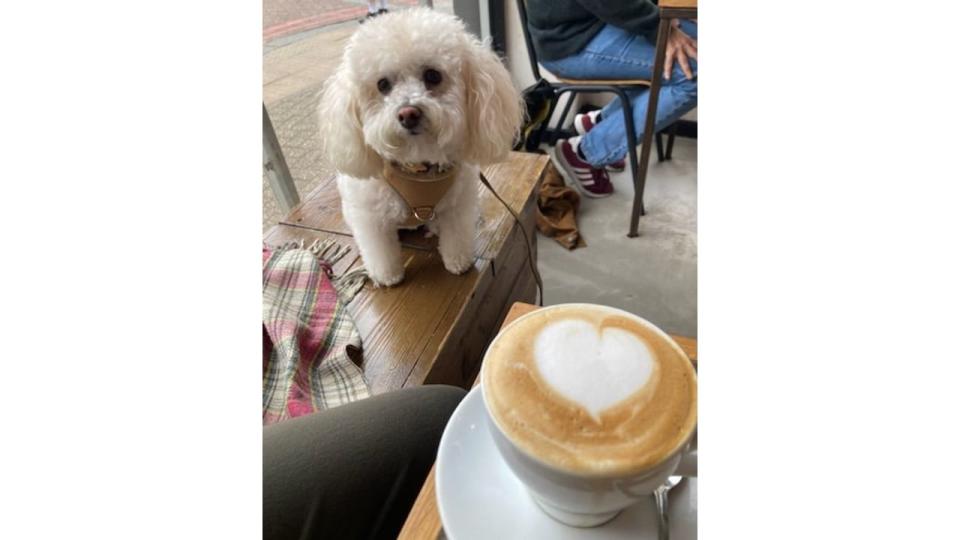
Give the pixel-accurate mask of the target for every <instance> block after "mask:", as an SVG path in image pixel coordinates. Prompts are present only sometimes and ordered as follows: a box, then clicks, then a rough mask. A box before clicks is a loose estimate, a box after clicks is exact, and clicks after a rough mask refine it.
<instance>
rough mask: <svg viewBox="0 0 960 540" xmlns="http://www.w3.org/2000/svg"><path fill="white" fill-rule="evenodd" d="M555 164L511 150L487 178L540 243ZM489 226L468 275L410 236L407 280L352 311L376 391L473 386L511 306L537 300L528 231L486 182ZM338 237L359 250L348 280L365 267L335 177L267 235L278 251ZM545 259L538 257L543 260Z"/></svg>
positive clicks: (368, 292) (481, 229)
mask: <svg viewBox="0 0 960 540" xmlns="http://www.w3.org/2000/svg"><path fill="white" fill-rule="evenodd" d="M548 162H549V158H548V157H547V156H543V155H534V154H522V153H516V152H514V153H511V154H510V157H509V159H508V160H507V161H504V162H503V163H500V164H497V165H494V166H491V167H487V168H485V169H484V173H485V175H486V176H487V178H488V179H489V181H490V183H491V185H492V186H493V187H494V188H495V189H496V190H497V192H498V193H499V194H500V196H501V197H502V198H503V199H504V200H505V201H506V202H507V203H508V204H509V205H510V207H511V208H512V209H513V210H514V211H516V212H517V213H518V214H520V216H521V222H522V223H523V226H524V227H525V228H526V230H527V231H528V234H529V236H530V238H531V240H533V243H534V245H533V255H534V258H535V257H536V233H535V227H534V219H535V211H536V194H537V189H536V188H537V186H538V185H539V182H540V179H541V177H542V176H543V172H544V169H545V167H546V165H547V163H548ZM477 189H478V190H479V192H480V200H479V203H480V221H479V223H478V225H477V232H476V248H475V249H476V260H475V261H474V267H473V268H472V269H471V270H470V271H468V272H467V273H466V274H464V275H460V276H455V275H453V274H451V273H449V272H447V271H446V269H445V268H444V267H443V262H442V260H441V258H440V254H439V253H438V252H437V251H436V249H435V247H436V238H426V237H425V235H424V233H423V232H422V231H411V232H405V233H402V234H401V243H402V248H401V253H402V256H403V262H404V270H405V275H404V280H403V282H402V283H400V284H399V285H397V286H395V287H388V288H376V287H374V286H373V285H372V284H371V283H367V285H365V286H364V288H363V290H362V291H361V292H360V293H359V294H358V295H357V297H356V298H355V299H354V300H353V302H351V304H350V305H349V306H348V308H347V309H348V310H349V312H350V314H351V315H352V316H353V319H354V321H355V323H356V325H357V330H358V331H359V333H360V337H361V340H362V342H363V365H362V367H363V370H364V375H365V376H366V378H367V381H368V382H369V383H370V387H371V391H372V392H373V393H374V394H380V393H384V392H388V391H390V390H396V389H398V388H402V387H405V386H417V385H420V384H424V383H444V384H453V385H457V386H461V387H464V388H468V387H469V385H470V382H471V381H472V380H473V377H474V376H475V375H476V372H477V370H478V369H479V366H480V358H481V357H482V355H483V351H484V350H485V348H486V345H487V344H488V343H489V342H490V338H491V337H492V336H493V335H494V334H495V333H496V331H497V329H498V328H499V326H500V322H501V321H502V320H503V317H504V316H505V315H506V312H507V309H508V308H509V307H510V305H511V304H512V303H513V302H514V301H516V300H527V301H533V300H534V299H535V286H534V283H533V279H532V277H531V276H529V274H530V272H529V270H528V269H527V267H526V264H527V263H526V257H527V251H526V247H525V246H524V239H523V235H522V234H521V232H520V229H519V227H518V225H517V223H516V221H515V220H514V218H513V217H512V216H511V215H510V213H509V212H507V210H506V209H505V208H504V207H503V206H502V205H501V203H500V202H499V201H497V200H496V199H495V198H494V197H493V195H492V194H490V192H489V191H487V190H486V188H484V187H483V186H482V185H481V184H480V183H479V181H478V182H477ZM317 239H332V240H334V241H336V242H339V243H340V244H342V245H345V246H348V247H350V248H351V252H350V254H349V255H348V256H347V257H345V258H344V259H342V260H341V261H339V262H338V263H337V264H336V265H335V266H334V272H335V273H337V274H340V273H342V272H344V271H347V270H352V269H354V268H357V267H359V266H362V264H363V261H362V259H361V258H360V256H359V253H358V251H357V249H356V243H355V242H354V240H353V238H352V234H351V232H350V229H349V227H348V226H347V225H346V223H344V222H343V215H342V213H341V211H340V198H339V194H338V192H337V189H336V185H335V180H334V178H333V177H329V178H327V179H326V180H324V181H322V182H320V184H319V186H318V187H317V188H316V189H315V190H314V191H313V192H311V193H310V194H309V195H307V196H306V197H305V198H304V199H303V201H302V202H301V203H300V204H299V205H298V206H297V207H295V208H294V209H293V210H292V211H291V213H290V215H288V216H287V218H285V219H284V220H283V221H282V222H281V223H280V224H278V225H277V226H275V227H273V228H272V229H271V230H270V231H269V232H268V233H267V235H266V236H265V238H264V241H265V242H266V243H267V244H269V245H278V244H282V243H285V242H289V241H303V242H304V244H305V245H307V246H308V245H310V244H311V243H312V242H313V241H315V240H317ZM534 260H536V259H534Z"/></svg>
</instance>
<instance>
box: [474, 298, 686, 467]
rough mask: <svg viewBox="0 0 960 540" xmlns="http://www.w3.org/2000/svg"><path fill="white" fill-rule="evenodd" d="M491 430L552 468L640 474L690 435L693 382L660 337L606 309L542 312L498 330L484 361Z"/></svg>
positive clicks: (675, 350) (672, 346)
mask: <svg viewBox="0 0 960 540" xmlns="http://www.w3.org/2000/svg"><path fill="white" fill-rule="evenodd" d="M482 384H483V386H484V398H485V399H486V400H487V402H488V403H487V405H488V409H489V410H490V412H491V415H492V417H493V420H494V421H495V422H496V423H497V425H498V426H500V428H501V430H502V431H503V432H504V433H505V434H506V435H507V436H508V437H509V438H510V439H511V440H513V441H514V443H516V444H517V445H518V446H519V447H521V448H522V449H524V450H525V451H526V452H527V453H529V454H530V455H532V456H535V457H537V458H538V459H539V460H541V461H544V462H546V463H548V464H550V465H552V466H555V467H558V468H561V469H565V470H571V471H576V472H580V473H583V472H586V473H591V474H594V473H595V474H599V475H604V474H621V473H624V472H640V471H643V470H645V469H647V468H652V467H655V466H657V465H658V464H660V463H662V462H663V461H664V460H666V459H668V458H669V457H671V456H672V455H674V454H675V453H676V452H677V451H679V450H680V449H681V448H682V446H683V445H684V444H685V443H686V442H687V440H689V438H690V435H691V434H692V432H693V430H694V428H695V427H696V401H697V380H696V372H695V371H694V369H693V366H692V365H691V363H690V361H689V360H688V359H687V357H686V355H685V354H684V353H683V351H682V350H681V349H680V348H679V347H678V346H677V345H676V343H674V342H673V340H671V339H670V338H669V337H668V336H667V335H666V334H664V333H663V332H661V331H660V330H658V329H657V328H656V327H654V326H653V325H651V324H650V323H647V322H646V321H644V320H643V319H640V318H638V317H635V316H633V315H630V314H629V313H626V312H623V311H620V310H616V309H613V308H604V307H601V306H591V305H582V304H568V305H561V306H552V307H550V308H545V309H542V310H539V311H536V312H534V313H531V314H529V315H526V316H524V317H521V318H520V319H518V320H517V321H515V322H514V323H513V324H511V325H509V326H508V327H507V328H505V329H504V330H503V331H502V332H501V333H500V335H498V336H497V338H496V339H495V340H494V342H493V343H492V344H491V345H490V349H489V350H488V351H487V354H486V356H485V358H484V365H483V372H482Z"/></svg>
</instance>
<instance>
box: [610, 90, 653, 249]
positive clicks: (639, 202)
mask: <svg viewBox="0 0 960 540" xmlns="http://www.w3.org/2000/svg"><path fill="white" fill-rule="evenodd" d="M618 93H619V94H620V99H621V101H623V123H624V127H625V128H626V132H627V154H628V155H629V156H630V172H631V173H632V175H633V211H632V213H631V216H630V233H629V234H628V235H627V236H629V237H631V238H635V237H637V236H639V235H640V234H639V233H638V232H637V228H638V225H639V222H640V216H642V215H645V214H646V213H647V211H646V209H645V208H644V207H643V188H644V184H646V174H647V170H646V169H647V168H646V167H645V166H644V165H643V160H645V159H646V160H649V159H650V140H649V139H651V138H652V137H647V134H646V133H645V134H644V140H645V141H646V142H645V143H644V145H643V146H642V147H641V156H642V157H640V159H639V160H638V159H637V133H636V131H635V129H634V125H633V106H632V105H631V104H630V98H629V97H628V96H627V94H626V92H623V91H622V90H620V91H618Z"/></svg>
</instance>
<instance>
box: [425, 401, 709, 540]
mask: <svg viewBox="0 0 960 540" xmlns="http://www.w3.org/2000/svg"><path fill="white" fill-rule="evenodd" d="M486 414H487V413H486V410H484V407H483V397H482V396H481V394H480V387H479V386H477V387H475V388H474V389H473V390H471V391H470V393H469V394H467V397H466V398H464V400H463V402H461V403H460V406H459V407H457V410H456V411H454V413H453V416H451V417H450V421H449V422H448V423H447V427H446V429H445V430H444V432H443V438H442V439H440V451H439V453H438V455H437V471H436V472H437V505H438V506H439V508H440V519H441V521H443V529H444V533H445V534H446V536H447V538H450V539H452V540H472V539H479V540H489V539H495V540H508V539H511V538H522V539H539V538H545V539H550V540H553V539H557V540H564V539H580V538H584V539H621V538H624V539H626V538H630V539H641V540H642V539H650V540H656V539H657V511H656V506H655V504H654V501H653V497H652V496H651V497H650V498H649V499H648V500H644V501H641V502H640V503H638V504H635V505H634V506H632V507H630V508H627V509H626V510H624V511H623V512H622V513H621V514H620V515H619V516H617V517H616V518H615V519H614V520H613V521H611V522H609V523H607V524H605V525H601V526H599V527H593V528H589V529H578V528H576V527H569V526H567V525H563V524H561V523H559V522H557V521H554V520H553V519H551V518H550V517H548V516H547V515H546V514H544V513H543V511H541V510H540V508H539V507H537V506H536V503H534V502H533V499H531V498H530V495H529V494H528V493H527V490H526V488H524V487H523V484H521V483H520V481H519V480H517V478H516V477H515V476H514V475H513V473H512V472H511V471H510V469H508V468H507V465H506V463H504V462H503V459H502V458H501V457H500V454H499V452H498V451H497V448H496V447H495V446H494V444H493V439H492V438H491V437H490V432H489V428H488V426H487V418H486ZM669 512H670V538H671V539H673V540H695V539H696V538H697V479H696V478H688V479H687V480H685V481H684V482H683V483H681V484H680V485H679V486H677V487H675V488H673V489H672V490H670V498H669Z"/></svg>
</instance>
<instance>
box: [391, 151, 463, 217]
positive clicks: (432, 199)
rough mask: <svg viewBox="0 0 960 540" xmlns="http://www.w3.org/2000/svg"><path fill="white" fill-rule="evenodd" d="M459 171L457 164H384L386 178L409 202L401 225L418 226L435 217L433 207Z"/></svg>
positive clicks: (401, 196) (406, 201)
mask: <svg viewBox="0 0 960 540" xmlns="http://www.w3.org/2000/svg"><path fill="white" fill-rule="evenodd" d="M459 171H460V166H459V165H457V164H451V165H437V164H427V163H414V164H409V163H391V162H387V163H385V164H384V166H383V179H384V180H386V181H387V184H388V185H389V186H390V187H391V188H393V191H395V192H396V193H397V195H399V196H400V198H401V199H403V202H405V203H407V207H408V208H409V209H410V215H409V216H408V217H407V220H406V221H405V222H404V223H403V224H402V225H401V226H403V227H419V226H420V225H423V224H424V223H427V222H428V221H433V219H434V218H435V217H436V215H437V213H436V211H435V210H434V209H435V208H436V206H437V204H439V203H440V200H441V199H443V196H444V195H446V194H447V191H448V190H449V189H450V186H452V185H453V179H454V178H455V177H456V176H457V173H458V172H459Z"/></svg>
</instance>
